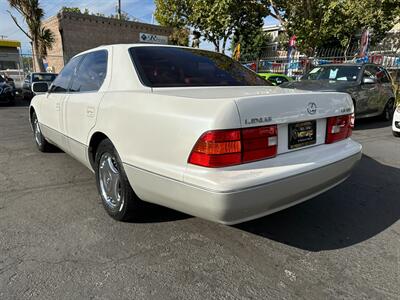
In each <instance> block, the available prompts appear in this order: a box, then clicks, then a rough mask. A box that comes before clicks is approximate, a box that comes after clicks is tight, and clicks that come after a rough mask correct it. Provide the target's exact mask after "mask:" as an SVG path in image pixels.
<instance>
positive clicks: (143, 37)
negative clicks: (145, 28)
mask: <svg viewBox="0 0 400 300" xmlns="http://www.w3.org/2000/svg"><path fill="white" fill-rule="evenodd" d="M139 40H140V42H142V43H153V44H168V37H167V36H165V35H157V34H150V33H143V32H141V33H139Z"/></svg>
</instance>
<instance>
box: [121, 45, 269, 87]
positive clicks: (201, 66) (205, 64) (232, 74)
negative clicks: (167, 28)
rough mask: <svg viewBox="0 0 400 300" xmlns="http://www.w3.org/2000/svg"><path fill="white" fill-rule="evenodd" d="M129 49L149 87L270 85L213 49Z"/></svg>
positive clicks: (140, 75)
mask: <svg viewBox="0 0 400 300" xmlns="http://www.w3.org/2000/svg"><path fill="white" fill-rule="evenodd" d="M129 51H130V53H131V56H132V58H133V61H134V63H135V66H136V70H137V72H138V74H139V77H140V79H141V81H142V83H143V84H145V85H147V86H149V87H190V86H249V85H271V84H270V83H269V82H268V81H266V80H265V79H263V78H261V77H259V76H258V75H257V74H256V73H254V72H252V71H250V70H248V69H247V68H245V67H243V66H242V65H241V64H239V63H238V62H236V61H234V60H232V59H230V58H229V57H227V56H225V55H222V54H220V53H216V52H210V51H204V50H198V49H186V48H173V47H151V46H150V47H147V46H143V47H134V48H131V49H130V50H129Z"/></svg>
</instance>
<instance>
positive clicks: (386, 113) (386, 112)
mask: <svg viewBox="0 0 400 300" xmlns="http://www.w3.org/2000/svg"><path fill="white" fill-rule="evenodd" d="M394 110H395V107H394V99H389V100H388V102H387V103H386V105H385V108H384V109H383V112H382V115H381V119H382V120H383V121H391V120H392V118H393V114H394Z"/></svg>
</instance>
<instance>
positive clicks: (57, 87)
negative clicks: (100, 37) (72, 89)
mask: <svg viewBox="0 0 400 300" xmlns="http://www.w3.org/2000/svg"><path fill="white" fill-rule="evenodd" d="M81 59H82V56H77V57H74V58H73V59H71V60H70V61H69V62H68V63H67V64H66V66H65V67H64V68H63V69H62V71H61V72H60V74H58V76H57V78H56V79H55V80H54V81H53V84H52V85H51V87H50V92H51V93H66V92H67V91H68V87H69V84H70V82H71V79H72V76H73V75H74V74H75V71H76V68H77V67H78V65H79V62H80V61H81Z"/></svg>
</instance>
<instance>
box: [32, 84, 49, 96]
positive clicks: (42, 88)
mask: <svg viewBox="0 0 400 300" xmlns="http://www.w3.org/2000/svg"><path fill="white" fill-rule="evenodd" d="M48 90H49V86H48V84H47V83H46V82H34V83H33V84H32V92H34V93H36V94H41V93H47V91H48Z"/></svg>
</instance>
